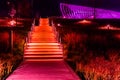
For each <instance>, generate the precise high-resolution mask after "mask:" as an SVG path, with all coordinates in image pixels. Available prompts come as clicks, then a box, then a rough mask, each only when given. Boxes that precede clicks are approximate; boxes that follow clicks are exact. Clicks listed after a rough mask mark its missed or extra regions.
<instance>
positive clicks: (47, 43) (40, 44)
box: [27, 43, 60, 45]
mask: <svg viewBox="0 0 120 80" xmlns="http://www.w3.org/2000/svg"><path fill="white" fill-rule="evenodd" d="M27 45H60V44H59V43H27Z"/></svg>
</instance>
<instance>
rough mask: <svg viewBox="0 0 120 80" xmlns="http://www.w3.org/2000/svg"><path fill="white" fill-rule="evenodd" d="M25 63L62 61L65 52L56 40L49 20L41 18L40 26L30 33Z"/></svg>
mask: <svg viewBox="0 0 120 80" xmlns="http://www.w3.org/2000/svg"><path fill="white" fill-rule="evenodd" d="M24 59H25V61H61V60H63V52H62V48H61V44H60V43H58V41H57V40H56V35H55V34H54V31H53V28H52V27H51V26H49V19H48V18H40V25H39V26H35V27H34V29H33V30H32V31H31V32H30V33H29V42H28V43H27V44H26V47H25V50H24Z"/></svg>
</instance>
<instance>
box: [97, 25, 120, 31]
mask: <svg viewBox="0 0 120 80" xmlns="http://www.w3.org/2000/svg"><path fill="white" fill-rule="evenodd" d="M99 29H105V30H120V28H117V27H114V26H112V25H110V24H107V25H106V26H102V27H100V28H99Z"/></svg>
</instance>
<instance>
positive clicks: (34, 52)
mask: <svg viewBox="0 0 120 80" xmlns="http://www.w3.org/2000/svg"><path fill="white" fill-rule="evenodd" d="M26 54H41V55H42V54H43V55H45V54H46V55H47V54H48V55H49V54H57V55H58V54H63V52H61V51H60V52H50V51H49V52H47V51H46V52H45V51H44V52H37V51H33V52H25V53H24V55H26Z"/></svg>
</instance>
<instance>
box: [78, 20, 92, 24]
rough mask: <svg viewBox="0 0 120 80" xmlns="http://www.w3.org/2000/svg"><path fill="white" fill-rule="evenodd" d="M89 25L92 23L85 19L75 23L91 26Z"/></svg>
mask: <svg viewBox="0 0 120 80" xmlns="http://www.w3.org/2000/svg"><path fill="white" fill-rule="evenodd" d="M91 23H92V22H91V21H89V20H86V19H84V20H81V21H78V22H77V24H91Z"/></svg>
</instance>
